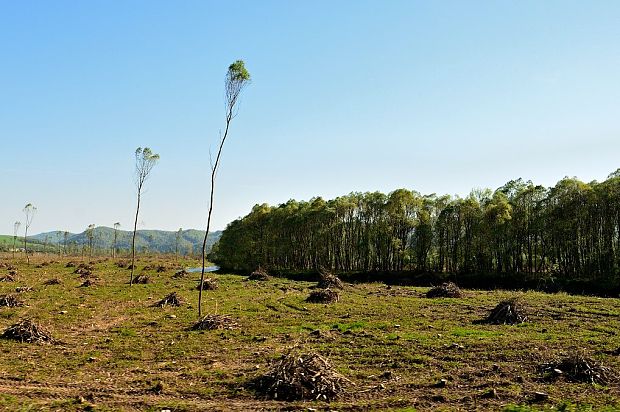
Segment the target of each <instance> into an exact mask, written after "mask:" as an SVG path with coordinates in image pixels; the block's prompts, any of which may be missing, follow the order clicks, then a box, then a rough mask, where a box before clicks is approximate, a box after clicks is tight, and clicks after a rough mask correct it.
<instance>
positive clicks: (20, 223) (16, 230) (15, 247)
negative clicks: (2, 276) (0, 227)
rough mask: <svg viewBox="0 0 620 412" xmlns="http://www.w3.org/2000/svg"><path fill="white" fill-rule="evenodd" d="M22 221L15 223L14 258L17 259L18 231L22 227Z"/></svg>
mask: <svg viewBox="0 0 620 412" xmlns="http://www.w3.org/2000/svg"><path fill="white" fill-rule="evenodd" d="M21 225H22V222H19V221H18V222H15V223H13V260H15V249H17V233H19V228H20V227H21Z"/></svg>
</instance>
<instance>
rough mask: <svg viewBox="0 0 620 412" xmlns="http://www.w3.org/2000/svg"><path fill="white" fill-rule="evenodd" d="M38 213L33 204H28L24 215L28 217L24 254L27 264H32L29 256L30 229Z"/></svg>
mask: <svg viewBox="0 0 620 412" xmlns="http://www.w3.org/2000/svg"><path fill="white" fill-rule="evenodd" d="M36 212H37V208H36V207H35V206H34V205H33V204H32V203H28V204H27V205H26V206H24V214H25V215H26V222H25V225H24V227H25V232H24V253H25V254H26V262H28V263H30V257H29V256H28V243H27V240H28V229H30V225H31V224H32V219H34V215H35V213H36Z"/></svg>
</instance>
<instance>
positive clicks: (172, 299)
mask: <svg viewBox="0 0 620 412" xmlns="http://www.w3.org/2000/svg"><path fill="white" fill-rule="evenodd" d="M182 304H183V301H182V300H181V298H180V297H179V296H178V295H177V293H176V292H172V293H170V294H169V295H166V297H164V298H163V299H162V300H160V301H159V302H157V303H155V305H153V306H157V307H160V308H163V307H164V306H181V305H182Z"/></svg>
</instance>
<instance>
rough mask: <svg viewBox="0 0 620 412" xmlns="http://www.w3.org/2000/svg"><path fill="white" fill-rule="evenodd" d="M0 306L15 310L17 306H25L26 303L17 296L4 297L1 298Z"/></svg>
mask: <svg viewBox="0 0 620 412" xmlns="http://www.w3.org/2000/svg"><path fill="white" fill-rule="evenodd" d="M0 306H4V307H7V308H15V307H17V306H24V302H22V301H21V300H20V299H19V298H18V297H17V296H15V295H2V296H0Z"/></svg>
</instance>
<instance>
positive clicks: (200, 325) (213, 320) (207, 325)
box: [191, 314, 239, 330]
mask: <svg viewBox="0 0 620 412" xmlns="http://www.w3.org/2000/svg"><path fill="white" fill-rule="evenodd" d="M238 327H239V324H238V323H237V322H236V321H235V320H234V319H233V318H232V317H231V316H229V315H217V314H214V315H206V316H204V317H203V318H202V319H200V320H199V321H198V322H196V323H195V324H194V325H193V326H192V328H191V329H192V330H217V329H237V328H238Z"/></svg>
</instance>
